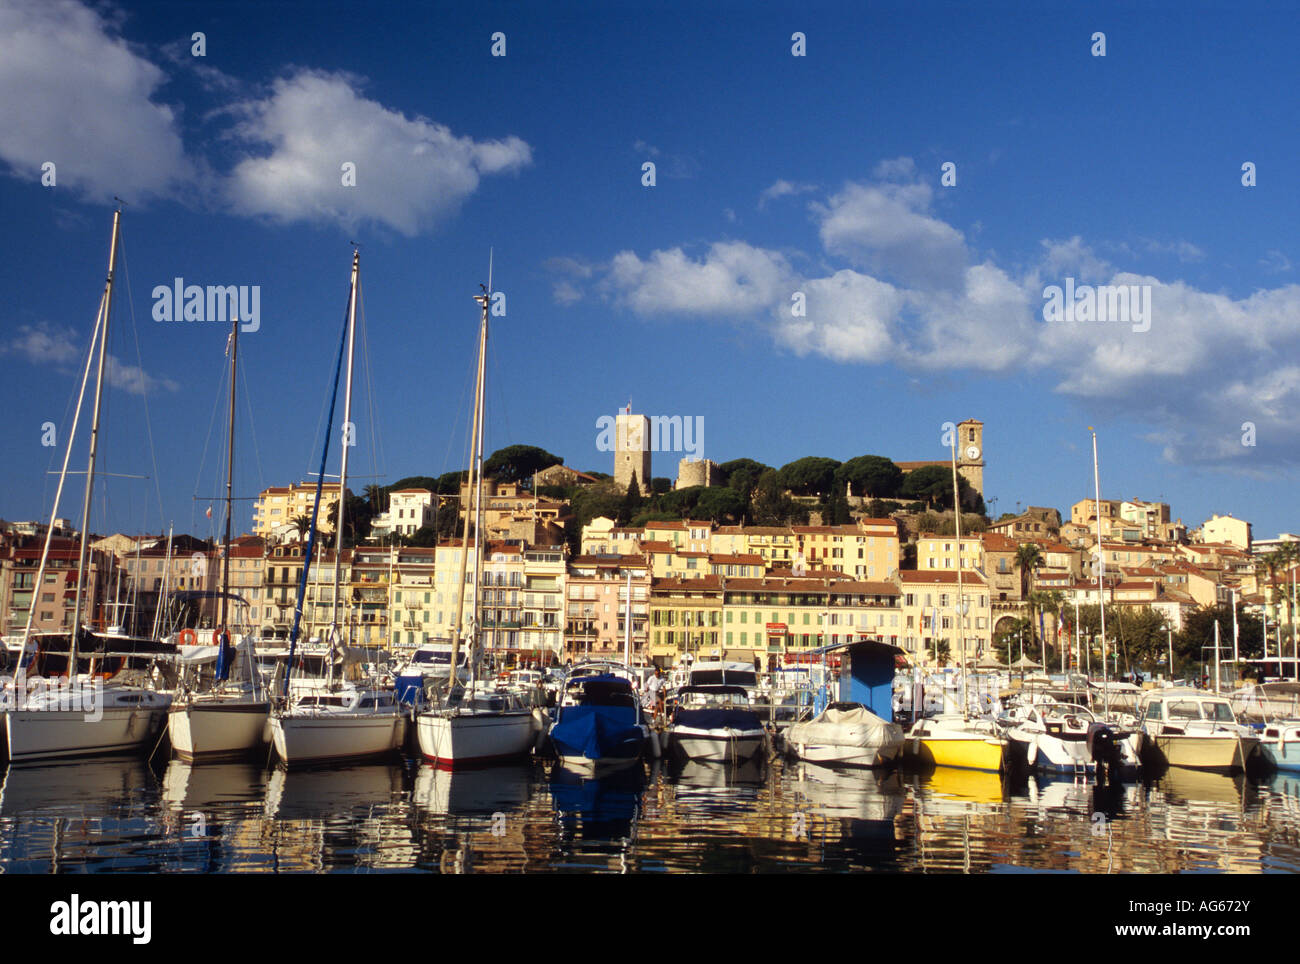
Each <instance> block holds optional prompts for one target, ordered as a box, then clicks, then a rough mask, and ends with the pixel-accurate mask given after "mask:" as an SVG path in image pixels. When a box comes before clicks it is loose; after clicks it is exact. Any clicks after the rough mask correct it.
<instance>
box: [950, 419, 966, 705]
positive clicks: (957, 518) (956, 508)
mask: <svg viewBox="0 0 1300 964" xmlns="http://www.w3.org/2000/svg"><path fill="white" fill-rule="evenodd" d="M952 517H953V520H954V522H955V523H956V532H957V605H956V606H955V607H954V608H955V609H956V612H957V620H956V622H957V639H958V647H959V648H960V651H961V657H960V658H961V715H962V716H963V717H966V716H969V715H970V700H969V699H968V696H967V692H966V676H967V669H966V633H965V631H964V630H965V627H963V626H962V621H963V618H964V616H965V613H964V612H963V611H962V609H963V603H964V602H965V600H964V599H963V598H962V594H961V494H960V492H959V491H958V489H957V435H956V432H955V431H954V433H953V436H952Z"/></svg>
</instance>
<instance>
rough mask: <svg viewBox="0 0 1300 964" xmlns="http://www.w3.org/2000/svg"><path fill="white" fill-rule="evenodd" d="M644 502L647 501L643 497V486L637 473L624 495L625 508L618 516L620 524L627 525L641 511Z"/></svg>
mask: <svg viewBox="0 0 1300 964" xmlns="http://www.w3.org/2000/svg"><path fill="white" fill-rule="evenodd" d="M643 502H645V499H644V498H643V497H642V495H641V484H640V483H639V482H638V481H637V478H636V473H635V472H633V473H632V478H631V479H629V480H628V483H627V492H626V493H624V495H623V506H622V508H621V509H620V510H619V514H618V520H619V523H620V524H621V525H627V524H628V522H629V521H631V519H632V517H633V516H634V515H636V514H637V512H638V511H639V510H640V509H641V505H642V503H643Z"/></svg>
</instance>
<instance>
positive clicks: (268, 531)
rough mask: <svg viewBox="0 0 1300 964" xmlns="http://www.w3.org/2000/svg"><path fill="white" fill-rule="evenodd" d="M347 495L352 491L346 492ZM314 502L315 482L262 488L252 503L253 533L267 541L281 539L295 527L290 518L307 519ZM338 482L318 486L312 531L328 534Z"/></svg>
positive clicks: (335, 512) (335, 514)
mask: <svg viewBox="0 0 1300 964" xmlns="http://www.w3.org/2000/svg"><path fill="white" fill-rule="evenodd" d="M348 494H349V495H351V494H352V493H351V492H349V493H348ZM315 504H316V484H315V483H314V482H313V483H306V482H304V483H303V484H302V485H288V486H279V485H274V486H271V487H270V488H269V489H263V490H262V492H261V494H260V495H258V497H257V502H256V503H254V505H253V535H257V536H261V537H262V538H263V539H267V540H276V541H279V540H282V539H283V538H284V537H285V536H286V535H288V534H289V533H294V532H296V531H297V528H296V526H295V524H294V520H295V519H297V518H299V517H300V516H306V517H307V518H311V513H312V507H313V506H314V505H315ZM338 505H339V488H338V485H337V484H335V485H330V484H328V483H326V484H325V485H324V486H322V487H321V504H320V513H319V515H318V516H317V518H316V531H317V532H324V533H331V532H333V531H334V523H335V521H336V520H337V519H338Z"/></svg>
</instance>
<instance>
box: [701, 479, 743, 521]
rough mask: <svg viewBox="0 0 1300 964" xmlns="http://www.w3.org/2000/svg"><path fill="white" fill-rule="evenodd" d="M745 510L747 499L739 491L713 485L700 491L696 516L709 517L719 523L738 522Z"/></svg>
mask: <svg viewBox="0 0 1300 964" xmlns="http://www.w3.org/2000/svg"><path fill="white" fill-rule="evenodd" d="M744 511H745V500H744V499H743V498H741V495H740V493H739V492H737V491H735V490H734V489H731V488H724V487H722V486H713V487H711V488H707V489H705V490H704V491H703V492H701V493H700V498H699V501H698V502H696V503H695V509H694V513H693V514H694V516H695V518H698V519H709V520H711V521H713V522H716V523H718V524H719V525H730V524H732V523H735V522H738V521H739V520H740V517H741V515H742V514H743V513H744Z"/></svg>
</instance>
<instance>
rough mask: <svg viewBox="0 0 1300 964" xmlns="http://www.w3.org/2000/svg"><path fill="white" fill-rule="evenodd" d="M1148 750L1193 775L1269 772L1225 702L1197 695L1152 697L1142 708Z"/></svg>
mask: <svg viewBox="0 0 1300 964" xmlns="http://www.w3.org/2000/svg"><path fill="white" fill-rule="evenodd" d="M1139 713H1140V726H1141V728H1142V732H1143V733H1144V734H1145V736H1146V741H1145V744H1144V750H1145V751H1146V752H1147V753H1149V754H1150V755H1151V756H1152V757H1154V758H1155V760H1156V761H1157V762H1159V763H1163V764H1165V765H1167V766H1171V767H1187V768H1189V769H1194V770H1219V771H1227V772H1233V771H1237V770H1246V769H1255V768H1256V767H1267V765H1268V761H1267V759H1266V758H1265V756H1264V754H1263V752H1262V749H1261V747H1260V740H1259V737H1258V736H1257V735H1256V734H1255V731H1254V730H1252V729H1250V728H1249V727H1247V726H1242V725H1241V724H1240V723H1238V722H1237V719H1236V716H1235V715H1234V714H1233V712H1232V704H1231V703H1230V702H1229V701H1228V699H1227V698H1226V697H1223V696H1217V695H1215V694H1213V693H1207V692H1203V691H1201V690H1194V689H1163V690H1152V691H1150V692H1148V693H1147V694H1146V695H1145V696H1144V697H1143V698H1142V702H1141V704H1140V705H1139Z"/></svg>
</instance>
